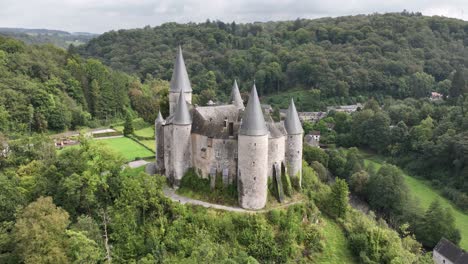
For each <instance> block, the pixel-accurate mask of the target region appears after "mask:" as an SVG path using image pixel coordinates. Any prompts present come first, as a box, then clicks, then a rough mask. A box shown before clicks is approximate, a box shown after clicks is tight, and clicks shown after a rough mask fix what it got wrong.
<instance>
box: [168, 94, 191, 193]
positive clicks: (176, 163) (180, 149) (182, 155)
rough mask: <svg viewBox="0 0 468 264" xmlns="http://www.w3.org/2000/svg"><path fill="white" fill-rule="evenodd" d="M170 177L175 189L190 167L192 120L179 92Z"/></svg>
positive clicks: (175, 113)
mask: <svg viewBox="0 0 468 264" xmlns="http://www.w3.org/2000/svg"><path fill="white" fill-rule="evenodd" d="M172 124H173V130H172V133H173V134H172V139H173V142H172V143H173V144H172V155H173V156H172V157H173V159H172V170H171V171H173V173H172V175H171V176H172V177H171V178H170V180H171V182H172V185H173V186H174V187H175V188H178V187H179V186H180V181H181V180H182V177H183V176H184V175H185V173H186V172H187V170H188V169H189V168H190V167H192V162H191V161H192V157H191V150H192V143H191V136H190V133H191V129H192V118H191V116H190V112H189V109H188V106H187V102H186V101H185V96H184V93H183V92H182V91H180V95H179V101H178V103H177V106H176V109H175V112H174V118H173V121H172Z"/></svg>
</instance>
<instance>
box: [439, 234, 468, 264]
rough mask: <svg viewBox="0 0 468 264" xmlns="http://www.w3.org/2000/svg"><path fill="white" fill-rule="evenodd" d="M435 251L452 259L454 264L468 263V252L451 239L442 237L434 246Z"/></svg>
mask: <svg viewBox="0 0 468 264" xmlns="http://www.w3.org/2000/svg"><path fill="white" fill-rule="evenodd" d="M434 251H437V252H439V254H441V255H442V256H444V257H445V258H446V259H448V260H450V261H451V262H453V263H454V264H467V263H468V253H466V252H465V251H463V250H462V249H460V248H459V247H457V246H456V245H455V244H453V243H452V242H450V241H449V240H447V239H445V238H442V239H441V240H440V241H439V243H437V245H436V246H435V248H434Z"/></svg>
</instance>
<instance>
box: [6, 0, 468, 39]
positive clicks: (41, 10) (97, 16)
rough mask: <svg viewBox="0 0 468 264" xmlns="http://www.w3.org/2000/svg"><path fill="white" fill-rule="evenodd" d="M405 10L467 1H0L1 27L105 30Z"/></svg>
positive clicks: (450, 12) (440, 11) (460, 10)
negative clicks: (209, 20)
mask: <svg viewBox="0 0 468 264" xmlns="http://www.w3.org/2000/svg"><path fill="white" fill-rule="evenodd" d="M405 9H406V10H408V11H414V12H422V13H423V14H424V15H439V16H446V17H454V18H459V19H463V20H468V0H443V1H442V0H404V1H403V0H347V1H346V0H320V1H319V0H172V1H171V0H29V1H26V0H0V27H22V28H46V29H59V30H65V31H70V32H78V31H79V32H92V33H103V32H106V31H109V30H113V29H114V30H117V29H128V28H141V27H144V26H146V25H150V26H157V25H161V24H162V23H165V22H178V23H186V22H204V21H206V20H207V19H211V20H221V21H225V22H232V21H236V22H238V23H241V22H255V21H278V20H294V19H296V18H298V17H300V18H319V17H336V16H344V15H357V14H371V13H376V12H377V13H385V12H401V11H403V10H405ZM465 11H466V12H465Z"/></svg>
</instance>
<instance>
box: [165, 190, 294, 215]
mask: <svg viewBox="0 0 468 264" xmlns="http://www.w3.org/2000/svg"><path fill="white" fill-rule="evenodd" d="M163 192H164V195H166V197H168V198H169V199H171V200H172V201H174V202H179V203H181V204H193V205H200V206H203V207H206V208H213V209H218V210H224V211H230V212H237V213H253V214H255V213H265V212H268V211H270V210H272V209H280V208H284V207H288V206H291V205H293V204H298V203H302V201H295V202H292V203H287V204H283V205H281V206H278V207H275V208H270V209H262V210H246V209H242V208H240V207H237V206H227V205H221V204H213V203H208V202H204V201H200V200H196V199H192V198H189V197H185V196H181V195H178V194H177V193H175V190H174V189H172V188H169V187H167V186H166V187H164V189H163Z"/></svg>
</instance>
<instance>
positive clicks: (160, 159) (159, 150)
mask: <svg viewBox="0 0 468 264" xmlns="http://www.w3.org/2000/svg"><path fill="white" fill-rule="evenodd" d="M155 128H156V129H155V133H156V134H155V139H156V142H155V143H156V155H155V156H156V169H157V173H163V172H164V128H163V126H162V124H161V123H156V124H155Z"/></svg>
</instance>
